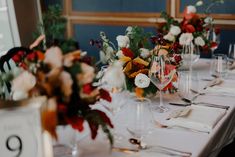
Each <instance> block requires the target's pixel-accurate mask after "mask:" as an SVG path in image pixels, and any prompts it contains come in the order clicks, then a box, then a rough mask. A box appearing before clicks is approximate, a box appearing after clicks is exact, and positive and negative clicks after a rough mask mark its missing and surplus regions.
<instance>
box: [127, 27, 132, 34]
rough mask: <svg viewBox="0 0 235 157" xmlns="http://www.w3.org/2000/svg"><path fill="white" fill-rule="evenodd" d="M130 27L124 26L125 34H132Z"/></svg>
mask: <svg viewBox="0 0 235 157" xmlns="http://www.w3.org/2000/svg"><path fill="white" fill-rule="evenodd" d="M132 29H133V28H132V27H131V26H128V27H127V28H126V35H128V36H129V35H131V34H132Z"/></svg>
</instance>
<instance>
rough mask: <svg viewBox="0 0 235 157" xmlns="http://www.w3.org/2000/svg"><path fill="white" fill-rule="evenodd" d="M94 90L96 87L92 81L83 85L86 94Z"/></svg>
mask: <svg viewBox="0 0 235 157" xmlns="http://www.w3.org/2000/svg"><path fill="white" fill-rule="evenodd" d="M93 90H94V87H93V86H92V84H91V83H87V84H85V85H83V86H82V92H83V93H85V94H90V93H91V92H92V91H93Z"/></svg>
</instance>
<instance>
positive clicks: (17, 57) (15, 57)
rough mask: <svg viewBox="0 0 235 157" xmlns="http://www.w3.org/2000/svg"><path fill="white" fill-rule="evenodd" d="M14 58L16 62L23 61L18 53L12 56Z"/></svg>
mask: <svg viewBox="0 0 235 157" xmlns="http://www.w3.org/2000/svg"><path fill="white" fill-rule="evenodd" d="M12 60H13V61H14V62H15V63H19V62H20V61H21V57H20V56H19V55H18V54H15V55H14V56H13V57H12Z"/></svg>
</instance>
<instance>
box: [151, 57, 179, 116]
mask: <svg viewBox="0 0 235 157" xmlns="http://www.w3.org/2000/svg"><path fill="white" fill-rule="evenodd" d="M165 70H166V65H165V59H164V55H161V56H153V57H152V61H151V69H150V71H149V78H150V80H151V82H152V83H153V84H154V85H155V86H156V87H157V88H158V89H159V97H160V104H159V106H158V108H157V111H158V112H159V113H163V112H166V111H168V110H169V108H168V107H167V106H165V105H164V102H163V98H162V90H163V89H164V88H165V87H166V86H167V85H168V84H169V83H170V82H171V80H172V79H173V76H174V73H175V70H172V71H171V72H170V73H169V74H168V75H166V74H165V72H166V71H165Z"/></svg>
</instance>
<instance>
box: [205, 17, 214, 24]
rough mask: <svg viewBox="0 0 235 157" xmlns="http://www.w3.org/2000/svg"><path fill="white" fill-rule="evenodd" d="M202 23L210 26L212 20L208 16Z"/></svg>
mask: <svg viewBox="0 0 235 157" xmlns="http://www.w3.org/2000/svg"><path fill="white" fill-rule="evenodd" d="M204 22H205V23H206V24H210V23H212V22H213V18H212V17H210V16H207V17H206V18H205V19H204Z"/></svg>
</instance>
